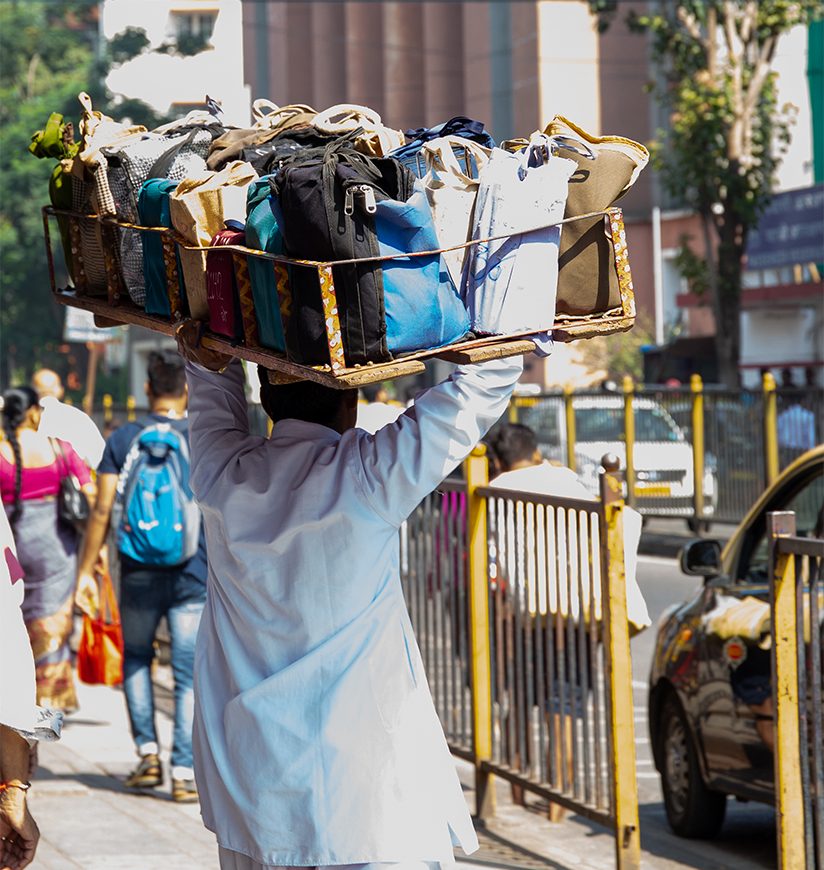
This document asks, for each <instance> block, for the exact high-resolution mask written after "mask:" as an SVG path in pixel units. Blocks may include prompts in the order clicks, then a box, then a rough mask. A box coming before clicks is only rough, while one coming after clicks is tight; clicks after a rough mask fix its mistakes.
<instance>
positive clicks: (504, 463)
mask: <svg viewBox="0 0 824 870" xmlns="http://www.w3.org/2000/svg"><path fill="white" fill-rule="evenodd" d="M489 443H490V446H491V447H492V449H493V451H494V452H495V456H496V457H497V458H498V462H499V463H500V467H501V471H509V470H510V469H511V468H512V466H513V465H515V464H516V463H518V462H524V461H528V460H531V459H532V457H533V456H534V455H535V451H536V450H537V449H538V439H537V438H536V436H535V433H534V432H533V431H532V429H530V428H529V426H524V425H523V424H522V423H503V424H502V425H501V426H499V427H498V429H497V430H496V431H495V433H494V434H493V435H492V437H491V438H490V439H489Z"/></svg>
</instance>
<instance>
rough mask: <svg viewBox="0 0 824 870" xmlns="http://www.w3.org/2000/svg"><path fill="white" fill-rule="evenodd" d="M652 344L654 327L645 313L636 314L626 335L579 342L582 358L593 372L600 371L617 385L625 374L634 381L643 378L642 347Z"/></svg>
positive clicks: (622, 333) (621, 334)
mask: <svg viewBox="0 0 824 870" xmlns="http://www.w3.org/2000/svg"><path fill="white" fill-rule="evenodd" d="M651 344H655V327H654V325H653V323H652V321H651V320H650V318H649V317H647V316H646V315H645V314H639V315H638V317H637V319H636V321H635V326H634V327H633V328H632V329H631V330H630V331H629V332H621V333H618V334H617V335H609V336H598V337H596V338H590V339H589V340H588V341H582V342H581V359H582V361H583V362H584V364H585V365H586V366H587V368H589V369H591V370H592V371H599V370H603V371H605V372H606V374H607V377H608V378H609V379H611V380H614V381H618V382H619V383H620V381H621V379H622V378H623V377H624V375H630V376H631V377H633V378H634V379H635V380H636V381H640V380H642V379H643V376H644V356H643V354H642V352H641V348H642V347H645V346H647V345H651Z"/></svg>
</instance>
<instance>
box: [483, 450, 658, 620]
mask: <svg viewBox="0 0 824 870" xmlns="http://www.w3.org/2000/svg"><path fill="white" fill-rule="evenodd" d="M490 486H491V487H494V488H497V489H511V490H518V491H519V492H527V493H536V494H541V495H551V496H557V497H558V498H571V499H582V500H585V501H594V499H593V497H592V493H590V492H589V490H588V489H587V488H586V487H585V486H584V485H583V484H582V483H581V482H580V481H579V480H578V477H577V475H576V474H575V472H573V471H572V470H571V469H569V468H563V467H560V466H557V465H551V464H550V463H549V462H542V463H540V464H539V465H533V466H530V467H528V468H519V469H517V470H516V471H507V472H504V473H503V474H500V475H498V477H496V478H495V479H494V480H493V481H492V483H491V484H490ZM493 511H495V512H496V513H497V515H498V516H499V518H500V522H499V526H500V530H499V534H498V543H499V553H498V562H499V565H501V567H502V569H503V570H505V571H507V572H508V574H509V575H510V576H511V577H518V578H525V579H526V587H527V588H526V589H525V590H524V591H525V592H526V594H527V602H528V607H529V609H530V611H531V612H532V613H535V612H540V613H542V614H545V613H546V612H547V610H549V612H550V613H556V612H558V609H559V608H560V611H561V613H562V614H563V615H565V616H566V615H568V614H571V615H572V616H574V617H577V616H578V614H579V613H580V610H581V602H580V600H579V593H578V579H579V577H578V576H577V573H578V572H580V580H581V589H582V592H583V595H584V602H583V604H584V613H585V614H588V613H589V606H590V602H591V600H592V599H594V603H595V616H596V618H597V619H600V618H601V568H600V560H599V552H600V531H599V529H598V527H597V525H595V526H594V527H593V534H592V536H591V539H590V540H587V539H586V530H585V529H584V528H582V527H581V526H580V525H574V526H572V527H570V524H569V523H568V522H567V519H566V517H565V516H564V514H563V513H560V514H556V515H555V517H554V522H553V521H550V533H549V534H548V535H547V543H546V546H547V547H556V546H557V547H558V548H559V550H561V551H562V552H563V553H565V554H566V553H568V554H569V562H567V559H566V558H561V559H559V560H557V564H556V560H555V558H554V555H550V556H549V557H548V556H547V553H546V552H540V551H539V550H538V548H537V547H536V546H535V544H534V542H532V543H533V546H532V547H527V548H525V547H524V546H523V545H522V544H523V540H524V535H527V536H530V537H531V535H530V534H529V532H528V527H529V526H530V525H532V524H534V522H535V520H534V507H531V506H530V505H529V504H528V503H523V502H521V503H519V504H517V505H516V508H515V510H514V512H513V511H504V510H503V506H502V505H498V507H497V509H496V508H493ZM623 518H624V572H625V574H626V589H627V616H628V617H629V622H630V624H631V625H632V626H633V627H634V628H635V629H636V630H637V631H642V630H643V629H645V628H648V627H649V626H650V625H651V624H652V620H651V619H650V616H649V611H648V610H647V604H646V602H645V601H644V596H643V594H642V593H641V588H640V586H639V585H638V579H637V576H636V574H637V570H638V545H639V543H640V541H641V525H642V522H641V514H639V513H638V511H636V510H635V509H633V508H631V507H628V506H625V507H624V512H623ZM527 550H528V553H527V555H526V556H525V552H526V551H527ZM587 552H591V554H592V559H591V566H592V569H591V574H592V576H590V560H589V559H580V560H579V554H581V553H587ZM525 559H526V563H524V560H525ZM567 565H569V566H570V570H571V571H572V572H573V574H572V576H571V577H570V578H569V579H570V580H571V581H572V582H571V583H570V584H569V586H570V587H571V589H570V591H568V589H567ZM590 588H591V589H592V593H590Z"/></svg>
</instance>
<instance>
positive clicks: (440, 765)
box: [187, 358, 523, 865]
mask: <svg viewBox="0 0 824 870" xmlns="http://www.w3.org/2000/svg"><path fill="white" fill-rule="evenodd" d="M522 370H523V361H522V359H521V358H514V359H505V360H495V361H494V362H489V363H484V364H482V365H475V366H466V367H463V368H459V369H458V370H457V371H456V372H455V373H454V374H452V376H451V377H450V378H449V379H448V380H446V381H444V382H443V383H442V384H439V385H438V386H436V387H434V388H432V389H431V390H428V391H427V392H426V393H424V394H423V396H421V397H420V398H419V399H418V400H417V402H416V403H415V405H413V406H412V407H411V408H409V409H407V410H406V411H405V412H404V413H403V414H401V416H400V417H399V418H398V419H397V420H396V421H395V422H393V423H390V424H389V425H387V426H384V427H383V428H382V429H380V430H379V431H378V432H376V433H375V434H374V435H371V434H368V433H366V432H364V431H363V430H360V429H352V430H349V431H347V432H346V433H345V434H344V435H339V434H338V433H337V432H334V431H332V430H331V429H328V428H326V427H324V426H320V425H317V424H312V423H307V422H303V421H299V420H283V421H281V422H279V423H277V424H276V425H275V426H274V429H273V431H272V435H271V437H270V439H269V440H267V439H265V438H261V437H257V436H253V435H250V434H249V425H248V418H247V412H246V400H245V396H244V391H243V372H242V369H241V367H240V365H239V364H237V363H233V364H231V365H230V366H229V367H228V369H227V370H226V372H225V373H224V374H222V375H217V374H213V373H211V372H206V371H204V370H203V369H200V368H197V367H195V366H192V365H189V366H188V367H187V375H188V381H189V424H190V439H191V447H192V471H191V483H192V488H193V490H194V493H195V496H196V498H197V500H198V503H199V504H200V507H201V509H202V512H203V523H204V528H205V530H206V543H207V548H208V552H209V580H208V596H207V601H206V607H205V610H204V613H203V618H202V621H201V625H200V633H199V635H198V642H197V649H196V654H195V705H196V706H195V724H194V750H195V773H196V778H197V782H198V788H199V791H200V796H201V808H202V814H203V819H204V822H205V823H206V826H207V827H208V828H209V829H210V830H212V831H215V832H216V834H217V838H218V842H219V844H220V845H221V846H222V847H223V848H224V849H230V850H232V851H235V852H241V853H243V854H245V855H248V856H249V857H251V858H252V859H254V860H255V861H258V862H259V863H261V864H276V865H284V864H285V865H324V864H361V863H369V862H384V861H391V862H398V861H440V862H444V863H451V862H452V861H453V860H454V858H453V853H452V849H453V844H457V845H460V846H462V848H463V849H464V851H465V852H467V853H469V852H473V851H474V850H475V849H476V848H477V838H476V836H475V832H474V830H473V828H472V822H471V819H470V817H469V813H468V811H467V807H466V802H465V800H464V797H463V794H462V792H461V787H460V783H459V781H458V777H457V773H456V771H455V765H454V762H453V759H452V757H451V756H450V753H449V749H448V747H447V745H446V740H445V738H444V735H443V730H442V728H441V725H440V722H439V720H438V716H437V713H436V711H435V707H434V705H433V703H432V698H431V696H430V693H429V688H428V685H427V681H426V676H425V673H424V668H423V662H422V660H421V655H420V652H419V650H418V645H417V642H416V640H415V636H414V634H413V632H412V626H411V623H410V620H409V615H408V613H407V609H406V605H405V602H404V599H403V592H402V588H401V583H400V546H399V534H398V529H399V527H400V525H401V524H402V523H403V521H404V520H405V519H406V518H407V516H408V515H409V514H410V513H411V512H412V511H413V510H414V508H415V507H416V506H417V504H418V503H419V502H420V501H421V499H422V498H423V497H424V496H425V495H426V494H427V493H429V492H431V491H432V490H433V489H434V488H435V487H436V486H437V485H438V483H440V482H441V480H443V478H444V477H445V476H446V475H447V474H449V472H450V471H451V470H452V469H453V468H455V466H456V465H457V464H458V463H459V462H460V461H461V460H462V459H463V458H464V457H466V456H467V455H468V454H469V452H470V450H471V449H472V447H473V446H474V445H475V444H476V443H477V442H478V440H479V439H480V438H481V436H482V435H483V434H484V433H485V432H486V431H487V430H488V429H489V427H490V426H491V425H492V424H493V423H494V422H495V421H496V420H497V419H498V418H499V417H500V416H501V414H502V413H503V411H504V410H505V408H506V406H507V402H508V400H509V397H510V394H511V393H512V390H513V387H514V385H515V383H516V381H517V380H518V377H519V376H520V374H521V372H522Z"/></svg>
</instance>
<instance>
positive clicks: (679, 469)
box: [519, 394, 718, 527]
mask: <svg viewBox="0 0 824 870" xmlns="http://www.w3.org/2000/svg"><path fill="white" fill-rule="evenodd" d="M633 407H634V410H635V415H634V416H635V447H634V450H633V459H634V460H635V506H636V507H637V508H638V510H640V511H641V513H646V514H653V515H663V516H672V517H687V518H688V522H689V524H690V526H691V527H693V526H695V525H696V524H695V522H694V499H693V493H694V492H695V487H694V484H693V460H692V445H691V443H690V441H689V439H688V437H687V436H686V434H685V433H684V430H683V429H682V428H681V427H680V426H679V425H678V424H677V423H676V422H675V420H674V419H673V418H672V416H671V415H670V414H669V413H668V412H667V410H666V409H665V408H664V407H663V406H662V405H661V404H660V403H658V402H656V401H655V400H654V399H650V398H647V397H644V396H637V397H636V398H635V401H634V405H633ZM574 409H575V459H576V465H577V471H578V474H579V475H580V477H581V480H582V482H583V483H584V485H585V486H586V487H587V488H588V489H589V490H590V491H591V492H592V493H593V495H597V494H598V473H599V469H600V466H601V457H603V455H604V454H605V453H614V454H615V455H616V456H618V458H619V459H620V461H621V465H622V466H625V465H626V456H627V451H626V440H625V436H624V400H623V397H622V396H620V395H615V394H612V395H610V394H605V395H591V396H576V397H575V399H574ZM519 419H520V421H521V422H522V423H525V424H526V425H527V426H531V427H532V428H533V429H535V431H536V432H537V434H538V443H539V445H540V446H541V449H542V451H543V452H544V454H545V455H546V456H547V457H549V458H550V459H556V460H559V461H564V460H565V457H566V421H565V412H564V404H563V401H561V400H560V399H553V398H550V399H536V400H535V402H534V404H525V405H523V406H522V407H521V408H520V409H519ZM717 497H718V485H717V480H716V473H715V467H714V463H713V462H712V461H708V462H707V463H706V465H705V470H704V504H705V516H707V517H710V516H712V514H713V512H714V510H715V505H716V502H717Z"/></svg>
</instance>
